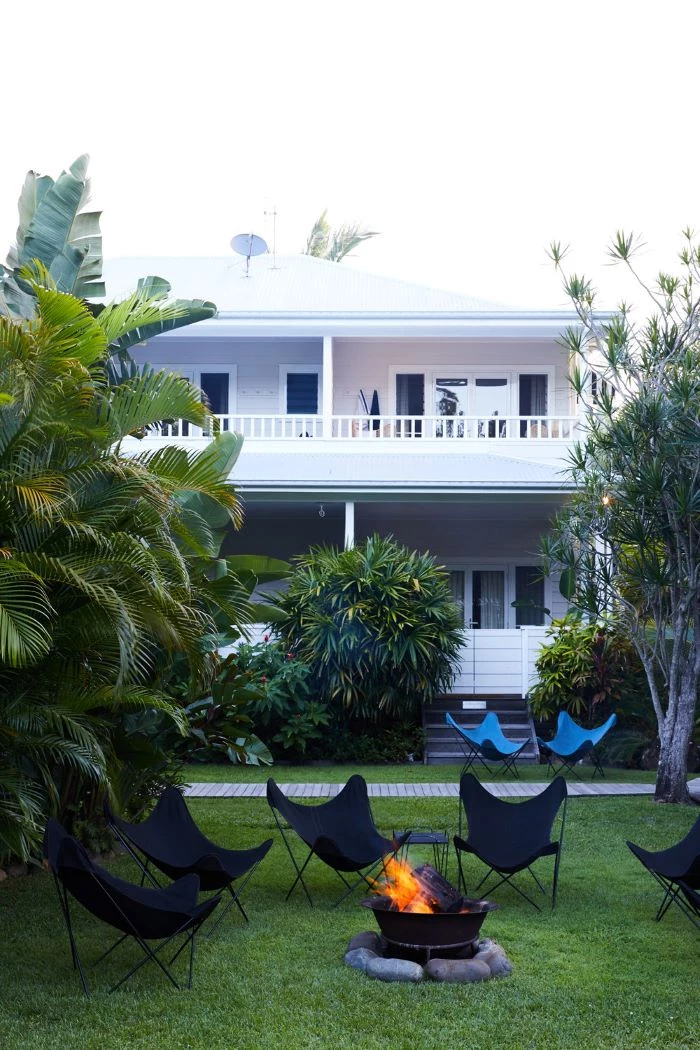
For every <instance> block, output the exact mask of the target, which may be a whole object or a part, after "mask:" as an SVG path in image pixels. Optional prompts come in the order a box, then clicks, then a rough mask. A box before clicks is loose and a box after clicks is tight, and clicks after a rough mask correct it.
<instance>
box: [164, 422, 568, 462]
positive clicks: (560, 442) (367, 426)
mask: <svg viewBox="0 0 700 1050" xmlns="http://www.w3.org/2000/svg"><path fill="white" fill-rule="evenodd" d="M216 418H217V419H218V421H219V427H220V429H221V430H222V431H232V432H236V433H239V434H242V435H243V437H244V438H245V439H246V441H247V442H253V443H257V442H266V443H271V442H274V443H279V444H280V447H281V448H282V449H284V450H286V451H291V450H292V447H293V446H294V445H298V444H299V443H301V444H302V445H303V443H304V442H305V441H306V440H307V439H309V438H314V439H316V440H317V441H323V442H333V443H334V446H335V445H337V444H338V443H340V442H344V443H345V442H346V443H348V449H349V450H351V451H357V452H358V453H360V454H361V455H366V454H367V453H370V454H371V453H372V452H373V451H374V450H375V449H376V450H377V451H378V450H379V449H380V448H381V449H383V450H384V451H388V448H389V446H391V449H392V451H396V450H397V449H398V448H400V447H402V446H403V447H406V448H407V449H408V450H411V449H412V450H413V451H415V449H416V442H417V441H420V442H421V445H423V446H426V445H427V446H429V447H430V451H431V452H432V453H433V454H441V453H443V452H444V453H448V454H449V453H450V452H455V451H457V452H461V453H464V452H468V451H477V452H484V451H485V450H486V448H487V446H488V451H489V452H495V453H498V454H500V455H518V456H523V455H524V456H526V457H530V456H535V457H536V458H541V457H545V458H561V457H562V455H563V454H564V453H565V451H566V449H567V448H568V446H569V445H570V443H571V442H572V441H573V440H575V438H576V436H577V431H578V429H579V426H580V419H579V417H578V416H463V415H460V416H456V417H455V416H424V415H420V416H418V415H414V416H404V415H402V416H396V415H381V414H380V415H357V414H355V415H332V416H329V417H325V416H321V415H318V414H313V415H311V414H309V415H286V414H285V415H282V414H274V413H259V414H255V415H231V414H222V415H217V417H216ZM210 436H211V435H210V433H209V432H208V431H203V430H202V429H201V428H199V427H195V426H193V425H192V424H191V423H186V422H183V421H182V420H172V421H169V422H165V423H163V424H162V425H161V426H160V428H159V429H158V430H157V431H153V432H151V433H150V434H149V435H148V438H147V439H148V440H149V442H156V443H158V444H169V443H172V442H173V441H175V440H177V441H182V440H183V439H185V440H186V441H188V442H190V441H196V442H197V443H201V442H203V441H207V440H208V439H209V438H210ZM359 442H362V445H361V446H360V445H359V444H358V443H359ZM307 451H308V448H307Z"/></svg>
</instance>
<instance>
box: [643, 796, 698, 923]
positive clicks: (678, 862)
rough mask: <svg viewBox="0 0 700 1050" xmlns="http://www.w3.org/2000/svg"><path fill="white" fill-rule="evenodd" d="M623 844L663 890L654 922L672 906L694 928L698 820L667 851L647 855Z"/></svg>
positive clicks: (645, 852)
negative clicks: (673, 905) (686, 917)
mask: <svg viewBox="0 0 700 1050" xmlns="http://www.w3.org/2000/svg"><path fill="white" fill-rule="evenodd" d="M627 845H628V846H629V848H630V849H631V850H632V852H633V853H634V855H635V857H636V858H637V860H639V861H641V863H642V864H643V865H644V867H645V868H646V869H647V871H648V872H649V874H650V875H653V876H654V878H655V879H656V881H657V882H658V883H659V885H660V886H663V888H664V891H665V892H664V895H663V898H662V901H661V904H660V905H659V910H658V911H657V913H656V919H657V922H658V920H659V919H662V918H663V917H664V915H665V914H666V912H667V911H668V909H669V908H670V906H671V905H672V904H674V903H675V904H677V905H678V907H679V908H680V909H681V911H682V912H683V913H684V915H687V916H688V918H689V919H690V921H691V922H694V923H695V925H696V926H697V925H700V924H699V923H698V922H697V920H696V918H695V916H697V915H698V914H700V913H699V912H698V909H697V904H696V905H693V895H694V897H695V900H696V902H697V900H698V899H699V898H698V890H700V817H698V819H697V820H696V821H695V823H694V824H693V826H692V828H691V829H690V831H689V832H688V834H687V835H686V836H685V838H683V839H681V841H680V842H677V843H676V844H675V846H669V848H668V849H663V850H659V851H658V852H656V853H650V852H649V850H645V849H642V847H641V846H636V845H635V844H634V842H629V841H628V843H627ZM688 890H690V894H689V893H688Z"/></svg>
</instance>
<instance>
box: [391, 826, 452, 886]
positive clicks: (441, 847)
mask: <svg viewBox="0 0 700 1050" xmlns="http://www.w3.org/2000/svg"><path fill="white" fill-rule="evenodd" d="M397 834H399V832H397V831H394V837H396V836H397ZM409 846H430V847H432V851H433V867H434V868H435V870H436V871H439V872H440V874H441V875H442V876H443V877H444V878H447V861H448V857H449V852H450V839H449V836H448V834H447V831H437V830H435V829H433V828H414V829H413V830H412V831H411V832H410V834H409V836H408V838H407V839H406V841H405V842H404V844H403V846H402V848H401V851H400V854H399V855H400V857H401V858H402V859H404V858H405V855H406V852H407V850H408V848H409Z"/></svg>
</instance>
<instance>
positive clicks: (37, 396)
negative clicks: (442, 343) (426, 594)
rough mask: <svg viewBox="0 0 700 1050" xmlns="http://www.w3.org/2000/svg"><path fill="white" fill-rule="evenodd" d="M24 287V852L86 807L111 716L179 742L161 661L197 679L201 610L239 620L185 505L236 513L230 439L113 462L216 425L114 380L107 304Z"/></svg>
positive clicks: (7, 572)
mask: <svg viewBox="0 0 700 1050" xmlns="http://www.w3.org/2000/svg"><path fill="white" fill-rule="evenodd" d="M24 278H25V280H26V281H27V282H29V283H30V285H31V288H32V292H33V294H34V295H35V296H36V301H37V317H36V318H35V319H34V320H32V321H28V322H22V321H16V320H10V319H7V318H4V317H0V393H1V396H0V550H1V551H2V558H0V696H2V701H1V702H0V853H8V852H10V853H16V854H19V855H21V856H27V855H28V854H29V853H30V852H31V849H32V848H33V847H34V846H35V845H36V844H37V843H38V841H39V839H40V835H41V830H42V827H43V822H44V820H45V818H46V816H47V814H49V813H50V814H54V815H57V816H59V817H60V818H61V819H64V820H65V821H66V822H68V823H70V821H71V820H72V819H75V820H80V819H82V813H83V812H84V811H90V810H92V809H93V808H94V807H95V805H96V799H97V798H98V796H99V795H100V792H104V790H106V788H107V785H108V781H109V779H110V775H111V774H113V773H114V771H115V769H117V767H118V761H119V760H118V756H117V752H116V751H115V748H114V734H115V732H116V726H117V724H118V720H119V718H120V717H121V715H122V714H123V713H124V712H127V711H129V710H141V709H155V710H161V711H163V712H165V713H167V715H168V717H169V718H171V719H172V720H173V722H174V724H175V725H176V726H177V727H178V728H179V730H180V731H181V732H185V725H186V722H185V718H184V716H183V714H182V712H181V710H180V705H179V704H177V703H174V702H173V701H172V700H171V699H169V698H168V696H167V695H166V694H165V693H164V691H163V690H162V689H161V688H160V686H159V682H158V676H159V673H160V668H161V664H162V659H163V654H164V653H165V654H168V653H181V654H183V655H184V656H185V658H186V660H187V661H188V663H189V665H190V668H191V675H192V679H193V680H199V681H202V682H205V681H206V678H207V674H208V673H209V665H210V663H211V652H210V650H211V648H212V647H213V645H214V640H215V639H216V638H217V636H218V627H217V622H216V619H215V617H214V614H213V610H214V609H216V610H218V612H219V613H220V614H221V615H222V616H224V617H226V618H227V619H228V621H229V622H235V621H236V618H237V617H240V616H241V615H242V613H243V612H244V610H245V608H246V600H247V597H248V592H247V590H246V589H245V588H244V587H243V586H242V584H241V581H240V580H239V579H238V578H237V577H236V576H235V574H234V573H231V572H230V571H229V567H228V566H227V564H226V562H225V561H224V562H223V563H222V564H221V565H219V567H218V569H219V571H218V573H217V574H209V575H208V574H207V573H206V572H205V571H204V568H203V562H204V561H206V559H207V556H209V557H211V554H212V551H211V550H210V549H207V545H206V543H205V542H204V540H203V537H205V536H206V535H207V533H206V530H205V529H204V528H203V527H202V526H201V518H200V516H199V515H198V514H196V513H195V512H194V511H193V510H192V508H191V507H188V505H187V504H188V500H187V496H188V494H191V495H192V497H194V496H195V495H197V496H199V495H203V496H205V497H206V498H207V499H209V500H211V501H213V502H214V503H215V504H217V506H218V507H219V508H220V510H221V511H223V512H224V513H225V515H226V517H227V520H229V521H231V522H234V523H235V522H237V521H239V520H240V507H239V503H238V499H237V497H236V494H235V491H234V489H233V487H232V486H231V485H230V484H229V483H228V476H229V473H230V470H231V466H232V464H233V463H234V462H235V459H236V457H237V455H238V452H239V450H240V445H241V439H239V438H237V437H235V436H234V435H231V434H223V435H220V436H219V437H217V438H216V439H215V440H214V441H212V443H211V444H210V445H209V446H208V447H207V448H206V449H205V450H204V451H202V452H201V453H188V452H186V451H184V450H182V449H178V448H164V449H158V450H156V451H153V452H151V451H146V452H141V453H140V454H138V455H135V456H133V457H125V456H123V455H121V454H120V451H119V448H120V442H121V440H122V439H123V438H124V437H126V436H127V435H131V434H134V433H139V432H142V431H143V429H144V428H147V427H149V426H151V425H154V424H156V423H157V422H158V421H159V420H160V419H163V418H164V417H166V416H169V415H172V416H175V417H177V418H186V419H189V420H191V421H192V422H193V423H195V424H197V425H199V426H212V425H213V421H212V420H211V417H210V414H209V413H208V411H207V409H206V407H205V406H204V405H203V404H202V402H201V398H200V394H199V391H197V390H196V389H195V388H193V387H191V386H190V385H189V384H187V383H186V382H184V381H183V380H182V379H181V378H180V377H179V376H175V375H171V374H167V373H153V372H144V373H142V374H138V375H134V376H132V377H130V378H129V379H128V380H126V381H125V382H124V383H123V384H120V385H117V386H109V385H108V383H107V379H106V368H105V362H106V360H107V356H108V347H109V335H108V333H107V332H106V331H105V330H104V328H103V327H102V318H103V317H104V316H105V313H106V311H103V313H102V314H101V315H100V317H98V318H94V317H93V316H92V315H91V313H90V312H89V311H88V309H87V308H86V307H85V306H84V304H82V303H81V302H79V301H78V300H76V299H74V298H73V297H71V296H68V295H64V294H61V293H59V292H57V291H55V290H54V289H52V288H50V287H46V286H45V285H42V284H41V283H40V282H38V281H32V278H31V274H30V273H29V272H25V274H24ZM46 283H48V284H50V282H49V281H48V280H47V282H46ZM106 320H107V323H108V324H110V325H111V324H113V323H114V321H115V318H114V316H113V315H111V320H110V315H108V316H107V319H106ZM128 323H129V324H134V323H137V318H136V317H135V316H134V315H133V314H131V315H130V317H129V321H128ZM111 331H112V334H113V333H114V331H115V329H114V328H112V329H111ZM176 537H177V539H176ZM184 548H189V549H192V550H196V551H198V554H199V556H200V559H202V562H200V564H199V565H198V566H195V563H189V562H188V558H187V556H186V555H184V554H183V553H182V550H183V549H184ZM207 639H208V641H203V640H207Z"/></svg>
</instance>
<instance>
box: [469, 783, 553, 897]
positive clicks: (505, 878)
mask: <svg viewBox="0 0 700 1050" xmlns="http://www.w3.org/2000/svg"><path fill="white" fill-rule="evenodd" d="M472 776H473V774H472ZM560 779H562V781H563V783H564V795H563V797H562V801H561V803H560V806H559V808H560V809H561V822H560V826H559V838H558V840H556V841H552V842H551V843H550V845H551V846H554V847H555V849H551V850H550V851H549V853H541V854H540V856H538V857H536V858H535V859H534V860H533V861H532V863H533V864H534V863H535V860H541V858H542V857H544V856H552V855H553V856H554V873H553V875H552V911H553V910H554V908H555V906H556V903H557V889H558V886H559V865H560V863H561V854H562V848H563V843H564V828H565V826H566V807H567V802H568V794H567V792H566V781H565V780H563V778H560ZM554 783H556V780H553V781H552V783H551V784H550V785H548V787H546V788H545V789H544V790H545V791H549V790H550V788H551V786H552V784H554ZM482 790H484V791H486V788H483V789H482ZM543 793H544V792H540V794H543ZM537 797H538V796H533V798H537ZM531 800H532V799H530V800H528V801H531ZM496 801H497V802H499V803H500V804H501V805H503V806H513V805H515V806H521V805H523V803H522V802H515V803H513V802H506V801H505V800H504V799H496ZM525 804H526V803H525ZM463 807H464V803H463V799H462V794H461V791H460V796H459V808H460V818H461V811H462V808H463ZM464 808H465V814H466V807H464ZM558 812H559V809H558V810H557V814H555V817H554V819H555V820H556V817H557V815H558ZM466 816H467V822H468V819H469V816H468V814H466ZM460 823H461V820H460ZM458 837H460V836H455V842H454V845H455V853H456V854H457V867H458V869H459V876H458V886H459V887H460V888H461V889H463V890H464V892H465V894H466V893H467V882H466V878H465V876H464V869H463V867H462V857H461V854H462V853H464V852H470V853H472V854H473V855H474V856H475V857H476V858H477V860H480V861H481V863H482V864H486V865H487V867H488V871H487V872H486V874H485V875H484V877H483V878H482V879H481V881H480V882H479V883H478V884H477V886H476V887H475V892H478V891H479V890H480V889H481V887H482V886H483V885H484V883H485V882H486V881H487V879H488V878H489V876H490V875H492V874H494V873H495V874H497V875H499V876H500V878H499V879H498V881H497V882H495V883H494V884H493V885H492V886H489V887H488V888H487V889H485V890H484V891H483V895H484V896H485V895H486V894H488V893H493V891H494V890H496V889H498V887H499V886H502V885H503V884H504V883H507V884H508V885H509V886H510V887H511V888H512V889H514V890H515V891H516V893H519V894H520V896H521V897H522V898H523V899H524V900H526V901H527V902H528V903H529V904H531V905H532V906H533V908H536V909H537V911H541V908H540V906H539V904H537V902H536V901H534V900H533V899H532V897H530V896H529V895H528V894H527V893H525V891H524V890H522V889H521V888H520V886H518V885H517V884H516V883H515V882H512V881H511V880H512V879H513V878H514V877H515V876H516V875H519V874H520V873H521V872H522V871H528V872H529V873H530V875H531V876H532V878H533V879H534V881H535V883H536V885H537V887H538V889H539V890H540V892H541V893H542V894H543V895H544V896H545V897H546V896H547V891H546V890H545V888H544V886H543V885H542V883H541V882H540V880H539V879H538V878H537V876H536V875H535V873H534V871H533V870H532V866H531V865H530V864H527V865H523V866H522V867H521V868H518V869H517V870H516V871H511V872H504V871H502V870H500V869H498V868H495V867H493V866H489V861H487V860H484V858H483V857H481V856H480V854H479V853H477V852H476V851H475V850H473V849H469V850H464V849H463V848H461V847H459V846H458V845H457V838H458Z"/></svg>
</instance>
